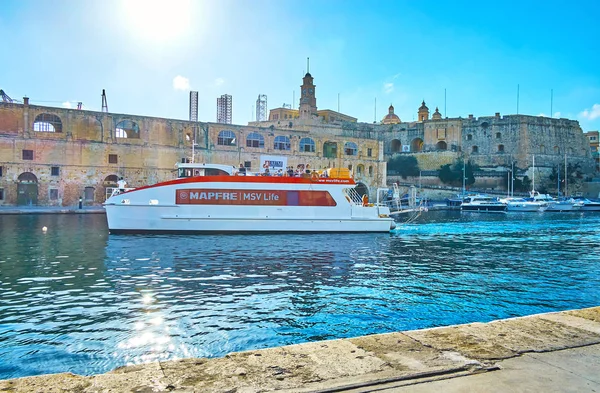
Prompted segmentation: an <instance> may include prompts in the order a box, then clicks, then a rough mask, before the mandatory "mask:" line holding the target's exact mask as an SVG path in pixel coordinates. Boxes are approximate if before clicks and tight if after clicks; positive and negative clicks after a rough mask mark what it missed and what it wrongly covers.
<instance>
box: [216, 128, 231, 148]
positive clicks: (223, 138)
mask: <svg viewBox="0 0 600 393" xmlns="http://www.w3.org/2000/svg"><path fill="white" fill-rule="evenodd" d="M217 145H221V146H235V133H234V132H233V131H230V130H223V131H221V132H219V135H218V136H217Z"/></svg>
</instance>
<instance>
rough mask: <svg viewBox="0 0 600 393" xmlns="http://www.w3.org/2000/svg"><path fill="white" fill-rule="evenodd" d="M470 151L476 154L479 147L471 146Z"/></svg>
mask: <svg viewBox="0 0 600 393" xmlns="http://www.w3.org/2000/svg"><path fill="white" fill-rule="evenodd" d="M471 153H473V154H477V153H479V148H478V147H477V146H473V147H472V148H471Z"/></svg>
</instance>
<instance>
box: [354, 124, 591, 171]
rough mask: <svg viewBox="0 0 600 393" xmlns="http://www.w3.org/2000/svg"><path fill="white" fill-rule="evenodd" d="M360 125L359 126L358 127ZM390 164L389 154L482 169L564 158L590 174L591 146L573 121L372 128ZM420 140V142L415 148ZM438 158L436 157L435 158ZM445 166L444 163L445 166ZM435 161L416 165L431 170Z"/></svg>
mask: <svg viewBox="0 0 600 393" xmlns="http://www.w3.org/2000/svg"><path fill="white" fill-rule="evenodd" d="M358 126H360V123H359V125H358ZM374 129H375V130H376V132H378V134H379V138H380V140H381V141H383V144H384V152H385V155H386V157H387V158H388V159H389V158H390V157H391V156H392V155H393V154H398V153H400V154H415V153H419V152H426V153H437V154H440V153H446V152H453V153H455V156H456V157H457V158H458V157H464V158H465V159H467V160H470V161H472V162H473V163H475V164H477V165H479V166H480V167H482V168H494V167H499V166H502V167H507V166H511V163H513V162H514V163H515V165H516V166H518V167H520V168H527V167H530V166H532V161H533V156H534V155H535V160H536V166H540V167H549V168H551V167H555V166H556V165H557V164H558V163H559V162H564V156H565V154H566V155H567V158H568V161H569V162H571V163H575V162H576V163H579V164H580V165H581V166H582V168H584V170H585V171H587V172H593V171H594V162H593V159H592V157H591V151H590V147H589V142H588V141H587V138H586V137H585V135H584V134H583V131H582V130H581V127H580V126H579V123H578V122H577V121H575V120H568V119H554V118H547V117H540V116H526V115H506V116H500V114H496V115H495V116H481V117H479V118H476V117H473V116H472V115H470V116H469V117H468V118H456V119H441V120H428V121H424V122H419V123H399V124H395V125H392V126H390V125H380V126H378V127H374ZM419 141H422V143H421V145H419V143H418V142H419ZM437 154H436V155H437ZM446 163H447V162H446ZM436 164H437V163H436V161H435V160H419V165H423V167H422V168H421V169H423V170H435V169H439V167H437V168H434V167H433V166H435V165H436Z"/></svg>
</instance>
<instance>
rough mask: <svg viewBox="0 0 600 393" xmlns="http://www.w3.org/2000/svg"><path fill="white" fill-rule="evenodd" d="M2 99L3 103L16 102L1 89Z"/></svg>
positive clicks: (0, 95)
mask: <svg viewBox="0 0 600 393" xmlns="http://www.w3.org/2000/svg"><path fill="white" fill-rule="evenodd" d="M0 97H1V98H2V102H10V103H12V102H14V100H13V99H12V98H10V97H9V96H8V94H6V93H5V92H4V90H2V89H0Z"/></svg>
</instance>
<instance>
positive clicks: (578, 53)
mask: <svg viewBox="0 0 600 393" xmlns="http://www.w3.org/2000/svg"><path fill="white" fill-rule="evenodd" d="M598 15H600V1H597V0H590V1H588V0H578V1H552V0H546V1H541V0H540V1H533V0H532V1H527V0H521V1H498V2H494V1H460V0H453V1H448V2H440V3H437V2H423V1H419V2H417V1H399V0H398V1H354V0H346V1H337V0H321V1H313V0H302V1H296V0H277V1H275V0H273V1H270V0H269V1H267V0H252V1H247V0H215V1H192V0H167V1H158V0H145V1H143V0H139V1H137V0H130V1H127V0H123V1H119V0H97V1H96V0H83V1H81V0H80V1H74V0H73V1H71V0H69V1H66V0H54V1H45V0H2V1H0V31H1V32H2V33H1V34H2V35H1V37H2V38H0V50H1V52H0V53H1V54H2V57H1V58H2V61H1V62H0V88H1V89H3V90H4V91H5V92H6V93H8V94H9V95H10V96H11V97H12V98H17V99H22V97H23V96H25V95H27V96H28V97H30V100H31V103H32V104H39V105H49V106H69V105H71V106H73V107H74V106H76V103H77V102H78V101H81V102H83V105H84V109H90V110H100V109H101V92H102V89H106V92H107V97H108V109H109V111H110V112H116V113H131V114H138V115H147V116H157V117H167V118H175V119H187V118H188V100H189V90H198V91H199V119H200V120H201V121H215V119H216V98H217V97H218V96H220V95H221V94H231V95H232V96H233V122H234V123H236V124H246V123H247V122H248V121H251V120H253V119H254V111H253V109H254V104H255V101H256V98H257V96H258V94H266V95H267V97H268V106H269V109H271V108H275V107H280V106H281V105H282V104H283V103H286V104H293V105H292V106H293V107H297V106H298V100H299V86H300V84H301V83H302V76H303V73H304V72H306V58H307V57H310V72H311V74H312V75H313V77H314V78H315V80H314V82H315V84H316V86H317V87H316V93H317V106H318V108H319V109H333V110H337V108H338V94H339V97H340V100H339V103H340V109H341V112H343V113H346V114H349V115H351V116H354V117H357V118H358V119H359V121H366V122H372V121H373V120H375V115H376V119H377V120H378V121H379V120H381V118H382V117H383V116H384V115H385V114H386V113H387V108H388V106H389V105H390V103H393V105H394V106H395V109H396V113H397V114H398V115H399V116H400V118H401V119H402V120H404V121H412V120H415V119H416V113H417V108H418V107H419V106H420V104H421V101H422V100H423V99H424V100H425V101H426V103H427V105H428V106H429V108H430V110H431V111H432V112H433V110H435V107H436V106H438V107H439V109H440V111H441V112H442V113H444V111H445V112H446V115H447V116H449V117H458V116H463V117H466V116H468V115H469V114H474V115H475V116H476V117H478V116H490V115H493V114H494V113H495V112H500V113H501V114H503V115H504V114H514V113H517V86H519V87H518V90H519V108H518V109H519V113H524V114H529V115H545V116H550V115H553V116H555V117H565V118H569V119H576V120H579V122H580V124H581V126H582V128H583V130H584V131H590V130H598V129H600V50H599V49H598V48H599V47H600V43H599V40H600V27H599V26H600V23H599V22H598ZM444 91H446V100H445V99H444ZM551 92H552V93H551ZM551 97H552V99H551ZM293 98H295V102H293V103H292V100H293ZM375 100H376V102H377V105H376V106H375ZM444 108H446V109H445V110H444ZM551 110H552V112H551ZM375 112H376V113H375Z"/></svg>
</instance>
